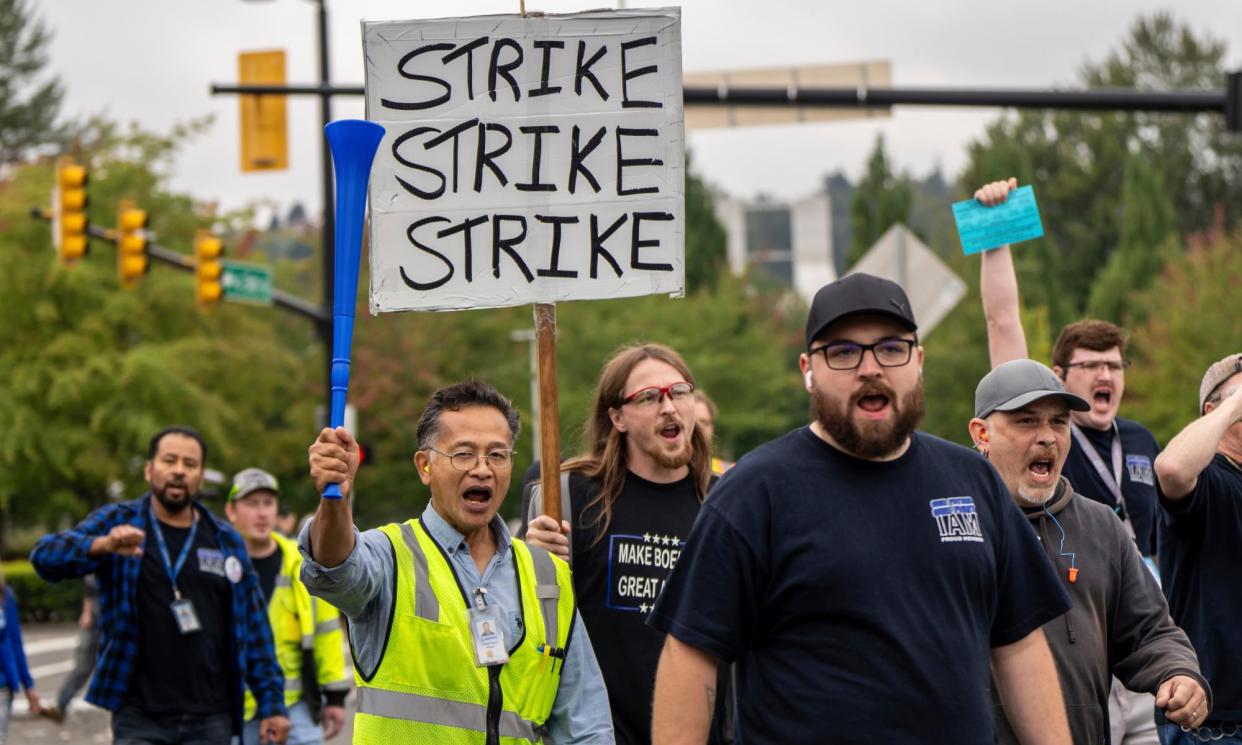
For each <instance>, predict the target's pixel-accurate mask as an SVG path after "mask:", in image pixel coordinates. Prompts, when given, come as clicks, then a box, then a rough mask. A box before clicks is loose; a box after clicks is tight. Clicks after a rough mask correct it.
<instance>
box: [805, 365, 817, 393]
mask: <svg viewBox="0 0 1242 745" xmlns="http://www.w3.org/2000/svg"><path fill="white" fill-rule="evenodd" d="M802 379H803V380H805V381H806V389H807V390H808V391H809V390H811V388H812V387H813V386H814V385H815V380H814V377H813V376H812V375H811V371H810V370H807V371H806V375H804V376H802Z"/></svg>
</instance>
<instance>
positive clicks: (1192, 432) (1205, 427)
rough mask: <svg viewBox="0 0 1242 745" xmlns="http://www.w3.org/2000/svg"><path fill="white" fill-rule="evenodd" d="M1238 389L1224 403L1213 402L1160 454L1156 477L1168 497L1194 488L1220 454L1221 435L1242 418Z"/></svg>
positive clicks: (1176, 497) (1183, 495)
mask: <svg viewBox="0 0 1242 745" xmlns="http://www.w3.org/2000/svg"><path fill="white" fill-rule="evenodd" d="M1237 391H1238V388H1237V387H1234V388H1233V389H1232V390H1229V391H1227V392H1226V396H1225V398H1224V399H1222V400H1221V401H1220V403H1218V404H1215V405H1214V404H1211V403H1209V404H1208V407H1210V408H1209V411H1208V413H1206V414H1204V415H1203V416H1201V417H1199V418H1198V419H1196V420H1195V421H1193V422H1191V423H1190V424H1188V425H1186V428H1185V429H1183V430H1182V431H1181V432H1178V433H1177V436H1176V437H1174V438H1173V439H1172V440H1170V441H1169V444H1168V445H1167V446H1165V448H1164V451H1163V452H1161V453H1160V455H1158V456H1156V478H1157V479H1159V480H1160V493H1161V494H1163V495H1164V496H1165V498H1166V499H1171V500H1178V499H1182V498H1184V497H1185V496H1186V495H1187V494H1189V493H1190V492H1192V491H1193V490H1194V488H1195V485H1196V484H1198V483H1199V474H1200V473H1203V469H1205V468H1207V467H1208V464H1209V463H1211V462H1212V457H1213V456H1214V455H1216V449H1217V448H1218V447H1219V446H1220V441H1221V438H1223V437H1224V436H1225V433H1226V432H1228V431H1229V428H1230V427H1232V426H1233V424H1234V423H1235V422H1237V421H1239V420H1242V396H1238V395H1235V394H1236V393H1237Z"/></svg>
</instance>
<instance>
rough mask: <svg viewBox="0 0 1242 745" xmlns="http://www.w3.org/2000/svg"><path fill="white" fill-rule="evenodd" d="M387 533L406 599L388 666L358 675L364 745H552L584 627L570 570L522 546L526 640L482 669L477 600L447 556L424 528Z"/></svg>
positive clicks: (518, 551)
mask: <svg viewBox="0 0 1242 745" xmlns="http://www.w3.org/2000/svg"><path fill="white" fill-rule="evenodd" d="M380 530H381V531H382V532H383V533H384V534H385V535H387V536H388V540H389V541H390V542H391V543H392V547H393V557H394V558H395V559H396V568H397V583H396V596H395V598H394V601H393V608H392V613H391V619H392V620H391V626H390V627H389V634H388V641H387V643H386V645H385V647H384V651H383V653H382V654H381V657H380V662H379V664H378V665H377V666H376V669H375V670H374V671H373V673H372V674H371V677H370V678H364V677H363V673H364V672H366V671H362V670H355V672H354V676H355V681H356V683H357V685H358V713H357V714H356V715H355V717H354V743H356V744H366V745H390V744H395V743H400V744H401V745H424V744H425V745H484V744H486V745H519V744H520V743H539V742H542V741H543V736H544V732H545V724H546V722H547V720H548V716H549V715H550V714H551V713H552V704H553V702H554V701H555V700H556V691H557V687H558V685H559V684H560V679H561V667H562V665H563V664H564V657H565V649H566V647H567V646H568V644H569V636H570V630H571V627H572V624H573V619H574V591H573V583H572V580H571V579H570V573H569V566H568V565H566V564H565V562H563V561H561V560H560V559H558V558H556V557H554V556H552V555H551V554H549V553H548V552H547V551H545V550H543V549H541V548H538V547H536V546H528V545H526V544H525V543H523V542H522V541H518V540H515V541H513V544H512V545H513V561H514V567H515V569H516V570H517V576H518V585H519V589H520V595H521V606H522V607H521V612H522V618H523V625H524V628H525V631H524V632H523V634H522V638H521V639H518V640H517V641H516V642H515V645H514V647H513V648H512V649H510V650H509V661H508V662H507V663H505V664H504V665H498V666H493V667H478V666H476V665H475V662H474V645H473V641H472V640H471V636H470V627H469V614H468V608H469V600H468V599H467V597H466V593H465V590H463V588H462V587H461V585H460V584H458V581H457V576H456V574H454V573H453V568H452V566H450V565H449V560H448V557H447V556H446V555H445V553H444V550H443V549H442V548H441V547H440V546H439V544H437V543H436V542H435V540H433V539H432V537H431V536H430V535H429V534H428V533H427V531H426V529H425V528H424V527H423V525H422V522H421V521H419V520H410V521H408V522H405V523H401V524H390V525H385V526H384V527H382V528H380Z"/></svg>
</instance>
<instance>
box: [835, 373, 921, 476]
mask: <svg viewBox="0 0 1242 745" xmlns="http://www.w3.org/2000/svg"><path fill="white" fill-rule="evenodd" d="M874 395H882V396H885V397H887V398H888V405H889V406H891V407H893V419H892V421H891V423H890V422H871V421H865V422H862V423H859V422H856V421H855V420H854V409H855V407H857V406H858V401H859V400H860V399H862V398H863V397H864V396H874ZM926 413H927V402H926V401H925V400H924V399H923V383H922V381H919V382H918V384H916V385H915V386H914V388H913V389H912V390H911V391H910V392H909V393H907V394H906V395H905V396H904V397H903V398H901V400H900V401H899V400H898V398H897V395H896V393H894V392H893V390H892V389H891V388H889V387H888V386H886V385H884V384H883V383H878V382H875V381H872V382H869V383H866V384H865V385H863V387H862V388H860V389H859V390H858V391H857V392H855V393H854V395H853V396H851V397H850V398H849V399H848V400H847V401H845V403H844V405H843V406H842V405H841V404H840V403H839V402H838V401H836V400H834V399H830V398H829V397H828V396H826V395H824V393H823V392H821V391H820V390H819V388H817V387H813V388H812V389H811V415H812V416H813V417H815V420H816V421H818V422H819V424H820V426H821V427H823V428H824V431H825V432H827V433H828V434H829V435H831V436H832V439H833V440H835V441H836V442H837V444H838V445H840V446H841V447H842V448H844V449H845V451H846V452H848V453H850V454H851V455H854V456H857V457H859V458H863V459H867V460H871V459H875V458H881V457H884V456H886V455H889V454H891V453H893V452H896V451H897V449H898V448H900V447H901V446H902V444H903V443H905V441H906V439H907V438H909V437H910V435H912V434H913V433H914V430H915V429H917V428H918V426H919V422H921V421H923V415H924V414H926Z"/></svg>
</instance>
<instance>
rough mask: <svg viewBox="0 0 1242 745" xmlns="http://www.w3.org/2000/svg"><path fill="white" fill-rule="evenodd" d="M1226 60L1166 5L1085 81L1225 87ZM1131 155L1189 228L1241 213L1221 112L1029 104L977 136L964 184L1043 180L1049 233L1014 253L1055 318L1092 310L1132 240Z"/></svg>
mask: <svg viewBox="0 0 1242 745" xmlns="http://www.w3.org/2000/svg"><path fill="white" fill-rule="evenodd" d="M1224 61H1225V45H1224V43H1223V42H1221V41H1219V40H1216V39H1213V38H1211V37H1210V36H1207V35H1197V34H1195V33H1194V32H1193V31H1192V30H1191V29H1190V28H1188V27H1187V26H1185V25H1183V24H1180V23H1178V22H1177V21H1176V20H1174V18H1173V17H1172V16H1169V15H1165V14H1159V15H1154V16H1150V17H1144V18H1139V19H1138V20H1137V21H1136V22H1135V23H1134V25H1133V26H1132V27H1131V29H1130V33H1129V34H1128V36H1127V37H1126V38H1125V39H1124V40H1123V41H1122V42H1121V44H1120V45H1119V48H1118V49H1117V50H1116V51H1114V52H1112V53H1110V54H1109V55H1108V56H1107V57H1106V58H1105V59H1104V60H1102V61H1100V62H1094V63H1090V62H1089V63H1087V64H1085V65H1084V66H1083V68H1082V70H1081V73H1080V75H1079V83H1080V84H1083V85H1086V86H1087V87H1089V88H1110V87H1118V88H1139V89H1161V90H1167V89H1217V90H1219V89H1221V88H1222V87H1223V86H1224V77H1225V71H1224ZM1132 158H1140V159H1143V160H1145V161H1146V162H1147V163H1149V164H1150V165H1151V167H1152V169H1153V170H1154V171H1156V172H1157V173H1158V174H1159V182H1160V183H1163V184H1164V186H1165V192H1166V194H1167V199H1168V202H1169V203H1170V204H1171V205H1172V208H1173V216H1174V224H1175V229H1176V232H1178V233H1179V234H1183V235H1184V234H1187V233H1191V232H1197V231H1202V230H1204V229H1206V228H1208V227H1210V226H1211V225H1212V223H1213V220H1214V214H1215V210H1216V208H1217V206H1218V205H1220V206H1222V207H1223V209H1224V211H1225V215H1226V220H1227V224H1228V225H1230V226H1232V225H1235V224H1236V223H1237V219H1238V216H1239V214H1240V212H1239V210H1242V206H1240V203H1239V198H1242V142H1239V141H1238V140H1237V138H1235V137H1231V136H1230V135H1229V133H1227V132H1226V131H1225V130H1224V123H1223V120H1222V118H1221V117H1220V116H1218V115H1207V114H1202V115H1188V114H1151V113H1141V114H1122V113H1113V112H1073V111H1024V112H1022V113H1020V114H1017V115H1011V116H1004V117H1001V118H1000V119H998V120H997V121H996V122H994V123H993V124H992V125H991V126H989V127H988V129H987V133H986V134H985V136H984V137H983V139H982V140H980V141H978V142H975V143H972V145H971V146H970V162H969V165H968V166H967V167H966V169H965V171H964V172H963V174H962V176H961V179H960V180H959V184H960V187H961V193H962V194H970V193H972V192H973V191H974V189H976V188H977V187H978V186H979V185H980V184H983V183H986V182H988V181H994V180H996V179H1000V178H1005V177H1008V176H1016V177H1017V178H1018V181H1019V183H1023V184H1033V185H1034V186H1035V192H1036V194H1037V196H1038V199H1039V205H1040V211H1041V213H1042V216H1043V222H1044V229H1045V233H1046V236H1045V238H1043V239H1040V240H1038V241H1032V242H1030V243H1027V244H1023V245H1022V246H1021V247H1019V248H1018V250H1017V251H1016V252H1015V262H1016V264H1017V269H1018V274H1019V279H1020V281H1021V284H1022V288H1023V294H1024V295H1025V296H1026V298H1027V300H1028V302H1031V303H1032V304H1034V305H1044V306H1047V307H1048V308H1049V310H1050V312H1051V314H1052V321H1053V325H1054V327H1059V326H1061V325H1063V324H1065V323H1067V322H1069V321H1072V320H1074V319H1075V318H1077V317H1079V316H1080V315H1081V314H1082V313H1083V311H1084V310H1085V309H1086V307H1087V305H1088V299H1089V297H1090V295H1091V291H1092V288H1093V286H1094V285H1095V283H1096V280H1097V275H1098V274H1099V273H1100V272H1101V271H1102V270H1103V269H1104V267H1105V266H1107V265H1108V260H1109V257H1110V256H1111V255H1112V253H1113V252H1114V251H1115V250H1116V249H1117V247H1118V246H1119V245H1120V244H1121V242H1122V232H1123V225H1124V224H1125V222H1126V219H1125V217H1126V215H1128V214H1129V213H1128V211H1127V210H1125V209H1124V208H1123V198H1124V194H1125V193H1126V179H1127V173H1129V172H1132V171H1133V169H1130V168H1127V165H1128V164H1129V163H1130V162H1131V160H1132ZM1101 302H1103V301H1102V300H1101Z"/></svg>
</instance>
